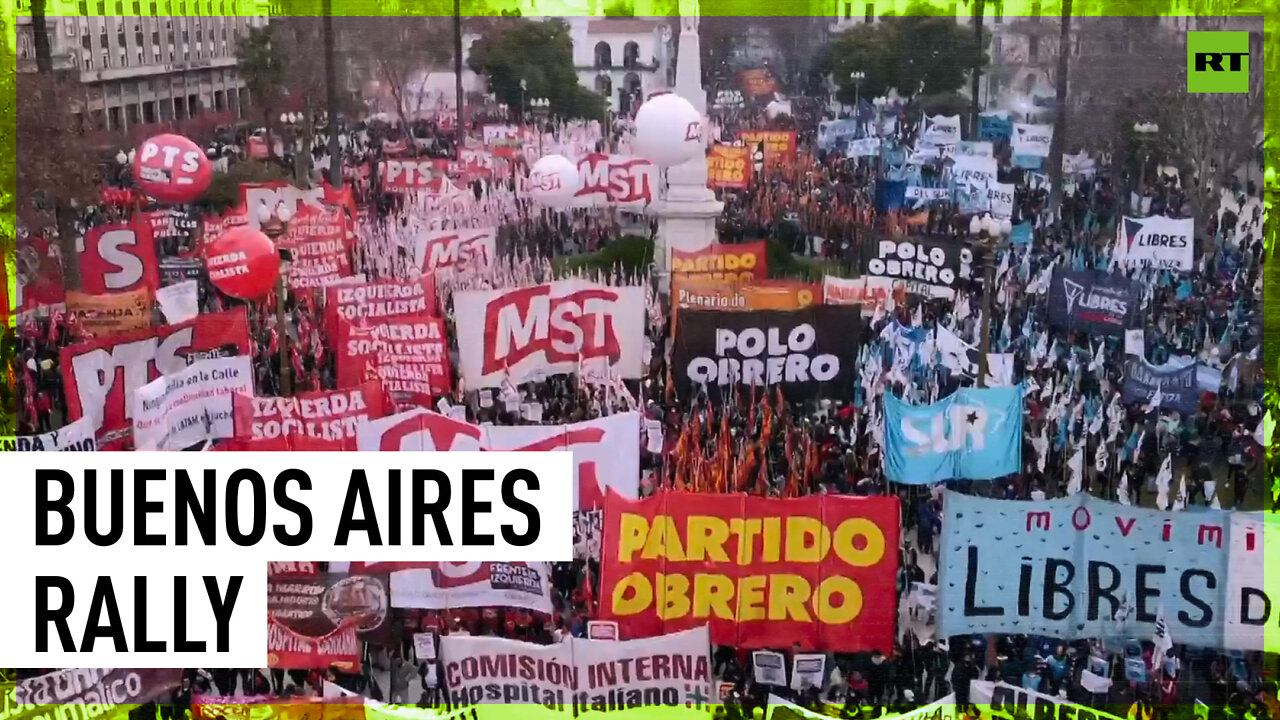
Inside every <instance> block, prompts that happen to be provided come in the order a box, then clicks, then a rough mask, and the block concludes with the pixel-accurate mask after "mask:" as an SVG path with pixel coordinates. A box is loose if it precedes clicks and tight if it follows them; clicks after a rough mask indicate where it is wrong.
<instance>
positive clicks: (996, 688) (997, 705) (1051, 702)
mask: <svg viewBox="0 0 1280 720" xmlns="http://www.w3.org/2000/svg"><path fill="white" fill-rule="evenodd" d="M969 702H971V703H973V704H974V705H977V706H978V707H980V708H983V709H984V710H989V713H990V714H989V715H988V713H986V712H984V713H983V717H984V718H986V717H990V718H991V720H1019V718H1025V717H1026V716H1027V713H1028V712H1029V711H1031V710H1034V712H1033V714H1034V715H1035V716H1036V717H1048V718H1056V717H1059V714H1058V712H1057V711H1058V706H1059V705H1066V706H1067V707H1065V708H1062V709H1063V710H1075V709H1076V708H1077V707H1078V706H1077V705H1075V704H1073V703H1071V702H1070V701H1069V700H1067V699H1066V698H1060V697H1055V696H1053V695H1045V694H1044V693H1039V692H1036V691H1034V690H1027V689H1024V688H1020V687H1014V686H1012V685H1006V684H1005V683H1002V682H1001V683H993V682H987V681H985V680H971V681H970V682H969ZM988 706H989V707H988ZM1046 706H1048V712H1041V709H1042V708H1045V707H1046ZM922 709H923V708H922ZM916 712H919V711H918V710H917V711H916ZM1090 712H1091V713H1092V714H1093V716H1094V718H1095V720H1118V718H1117V717H1116V716H1115V715H1109V714H1107V713H1104V712H1101V711H1099V710H1091V711H1090ZM1068 717H1069V716H1068Z"/></svg>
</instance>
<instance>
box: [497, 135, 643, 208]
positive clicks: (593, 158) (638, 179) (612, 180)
mask: <svg viewBox="0 0 1280 720" xmlns="http://www.w3.org/2000/svg"><path fill="white" fill-rule="evenodd" d="M526 149H528V148H526ZM552 152H553V150H552V149H551V148H547V153H548V154H551V153H552ZM570 157H572V155H570ZM659 177H660V176H659V175H658V168H657V167H656V166H655V165H654V164H653V163H652V162H650V161H648V160H645V159H644V158H638V157H629V156H626V155H605V154H602V153H588V154H586V155H583V156H582V158H581V159H579V160H578V178H579V180H578V192H577V194H576V195H575V196H574V199H573V207H617V208H619V209H621V210H627V211H630V212H640V211H642V210H644V208H645V207H647V206H648V205H649V203H651V202H653V201H654V200H656V199H657V197H658V180H659ZM517 193H518V194H519V196H520V197H528V195H529V178H528V177H521V178H520V180H519V184H518V187H517Z"/></svg>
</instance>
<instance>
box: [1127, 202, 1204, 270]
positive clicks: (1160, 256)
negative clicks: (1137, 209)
mask: <svg viewBox="0 0 1280 720" xmlns="http://www.w3.org/2000/svg"><path fill="white" fill-rule="evenodd" d="M1117 231H1118V232H1119V234H1120V237H1119V238H1117V239H1116V240H1117V242H1116V260H1117V261H1119V263H1120V264H1121V265H1122V266H1124V267H1145V268H1158V269H1161V270H1191V269H1193V268H1194V267H1195V220H1194V219H1193V218H1178V219H1174V218H1169V217H1164V216H1162V215H1154V216H1152V217H1146V218H1131V217H1126V218H1125V219H1124V222H1123V223H1120V227H1119V228H1117Z"/></svg>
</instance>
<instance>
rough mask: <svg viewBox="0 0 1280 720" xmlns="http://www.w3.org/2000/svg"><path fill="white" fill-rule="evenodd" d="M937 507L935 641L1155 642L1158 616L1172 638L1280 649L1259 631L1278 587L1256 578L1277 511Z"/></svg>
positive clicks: (1081, 501)
mask: <svg viewBox="0 0 1280 720" xmlns="http://www.w3.org/2000/svg"><path fill="white" fill-rule="evenodd" d="M944 507H945V512H946V517H945V519H944V521H943V523H942V527H943V537H942V544H941V545H942V554H941V557H940V559H939V564H938V566H939V570H938V601H937V605H938V634H939V636H943V637H946V636H952V635H968V634H983V633H1025V634H1029V635H1044V636H1048V637H1055V638H1062V639H1076V638H1108V637H1112V638H1131V637H1151V635H1152V633H1153V632H1154V631H1155V626H1156V621H1157V619H1158V618H1159V617H1160V616H1161V615H1162V614H1163V616H1164V621H1165V623H1166V625H1167V627H1168V632H1169V635H1170V636H1171V637H1172V638H1173V640H1174V642H1177V643H1185V644H1187V645H1192V646H1199V647H1216V648H1227V649H1232V650H1268V651H1275V650H1276V649H1277V647H1275V636H1276V634H1275V633H1273V632H1264V630H1266V629H1269V628H1271V627H1273V626H1274V625H1275V622H1276V620H1275V615H1274V614H1273V612H1274V610H1273V608H1280V592H1278V591H1277V590H1278V589H1277V587H1276V579H1275V578H1273V577H1270V578H1269V577H1264V574H1263V572H1262V571H1261V568H1262V567H1263V565H1264V563H1263V557H1264V556H1265V555H1266V553H1267V551H1268V550H1270V551H1271V553H1272V554H1275V553H1280V543H1277V541H1276V539H1275V538H1276V535H1277V531H1278V530H1280V527H1277V525H1278V524H1280V521H1278V520H1277V519H1276V518H1275V517H1274V516H1271V517H1264V514H1263V513H1233V512H1225V511H1221V510H1208V509H1205V510H1198V511H1196V512H1164V511H1159V510H1147V509H1143V508H1137V507H1131V506H1125V505H1120V504H1118V503H1111V502H1107V501H1105V500H1099V499H1097V498H1095V497H1092V496H1090V495H1087V494H1079V495H1075V496H1073V497H1069V498H1062V499H1057V500H1046V501H1039V502H1023V501H1015V500H989V499H985V498H978V497H973V496H969V495H962V494H959V493H954V492H948V493H947V494H946V496H945V502H944ZM1268 635H1269V636H1270V638H1269V639H1268V637H1267V636H1268ZM1268 642H1269V643H1271V645H1270V646H1266V645H1267V643H1268ZM1264 646H1265V647H1264Z"/></svg>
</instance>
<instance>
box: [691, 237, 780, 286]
mask: <svg viewBox="0 0 1280 720" xmlns="http://www.w3.org/2000/svg"><path fill="white" fill-rule="evenodd" d="M768 252H769V251H768V248H767V246H766V244H765V241H764V240H757V241H755V242H749V243H742V244H740V245H723V244H721V243H711V244H710V245H708V246H707V247H705V248H703V249H702V250H697V251H693V252H686V251H684V250H672V251H671V274H672V275H691V276H695V277H699V278H709V279H715V280H726V281H730V282H739V283H745V284H750V283H753V282H759V281H762V280H765V279H766V278H768V277H769V256H768Z"/></svg>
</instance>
